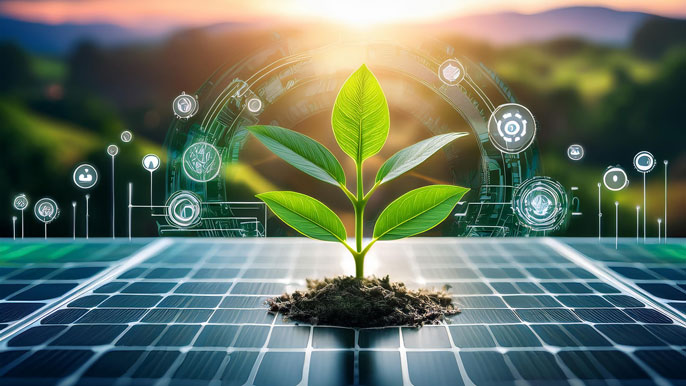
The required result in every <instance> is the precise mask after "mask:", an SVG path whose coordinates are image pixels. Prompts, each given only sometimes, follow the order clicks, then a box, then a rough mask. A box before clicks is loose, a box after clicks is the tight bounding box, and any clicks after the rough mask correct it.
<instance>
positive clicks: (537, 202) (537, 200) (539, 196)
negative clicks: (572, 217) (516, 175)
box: [512, 177, 569, 231]
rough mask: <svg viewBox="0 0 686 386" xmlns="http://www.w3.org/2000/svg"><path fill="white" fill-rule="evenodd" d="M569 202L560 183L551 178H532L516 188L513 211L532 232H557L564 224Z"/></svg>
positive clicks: (513, 197) (513, 196)
mask: <svg viewBox="0 0 686 386" xmlns="http://www.w3.org/2000/svg"><path fill="white" fill-rule="evenodd" d="M568 200H569V199H568V197H567V192H566V191H565V189H564V188H563V187H562V185H560V183H559V182H557V181H554V180H552V179H551V178H549V177H532V178H530V179H528V180H526V181H524V182H522V183H521V184H520V185H519V186H517V187H516V188H515V190H514V192H513V194H512V209H513V210H514V212H515V215H516V216H517V219H519V221H520V223H522V224H523V225H524V226H526V227H528V228H530V229H532V230H535V231H548V230H555V229H558V228H559V227H560V226H561V225H562V224H563V223H564V220H565V218H566V215H567V211H568V206H567V205H568Z"/></svg>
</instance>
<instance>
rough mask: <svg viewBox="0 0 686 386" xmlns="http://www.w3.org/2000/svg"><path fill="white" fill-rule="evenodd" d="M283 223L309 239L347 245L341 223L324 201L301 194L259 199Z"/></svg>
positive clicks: (286, 194) (274, 195) (283, 194)
mask: <svg viewBox="0 0 686 386" xmlns="http://www.w3.org/2000/svg"><path fill="white" fill-rule="evenodd" d="M256 197H257V198H259V199H260V200H262V201H264V202H265V203H266V204H267V206H269V209H271V210H272V212H274V214H276V216H277V217H278V218H280V219H281V220H282V221H283V222H285V223H286V224H288V225H289V226H290V227H292V228H293V229H295V230H296V231H298V232H300V233H302V234H303V235H305V236H307V237H311V238H313V239H317V240H324V241H339V242H344V241H345V239H346V238H347V236H346V233H345V227H344V226H343V222H341V219H340V218H338V216H336V214H335V213H334V212H333V211H332V210H331V209H329V208H328V207H327V206H326V205H324V204H322V203H321V202H320V201H318V200H315V199H314V198H312V197H310V196H307V195H305V194H301V193H297V192H267V193H262V194H258V195H256Z"/></svg>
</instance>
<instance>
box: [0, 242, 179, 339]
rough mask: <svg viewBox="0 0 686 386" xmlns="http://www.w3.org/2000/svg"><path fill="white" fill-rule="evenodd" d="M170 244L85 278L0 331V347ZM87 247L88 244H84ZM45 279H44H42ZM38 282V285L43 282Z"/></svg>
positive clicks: (147, 249) (153, 247) (155, 246)
mask: <svg viewBox="0 0 686 386" xmlns="http://www.w3.org/2000/svg"><path fill="white" fill-rule="evenodd" d="M169 243H170V242H169V241H168V240H159V241H156V242H154V243H152V244H151V245H148V246H147V247H143V249H141V250H140V251H138V252H137V253H135V254H134V255H132V256H130V257H129V258H127V260H126V261H124V262H121V263H120V265H116V264H112V266H111V267H110V268H105V269H104V270H103V271H101V272H100V273H98V274H96V275H95V276H93V277H90V278H87V279H85V280H83V282H82V283H81V284H80V285H77V286H76V287H75V288H73V289H72V290H70V291H68V292H67V293H65V294H64V295H62V296H61V297H59V298H58V300H57V301H52V302H50V303H49V304H48V303H46V304H47V306H46V307H44V309H43V310H41V311H40V312H35V313H33V314H32V315H30V316H28V317H27V318H24V319H22V320H20V321H18V322H16V323H14V324H12V325H10V326H9V327H7V328H5V329H4V330H2V331H0V347H2V344H3V343H4V342H5V341H6V340H7V338H8V337H9V336H11V335H13V334H15V333H17V332H19V331H22V330H24V329H25V328H26V327H27V326H30V325H31V324H33V323H35V322H36V321H38V320H40V319H42V318H43V317H45V316H47V315H50V314H52V313H53V312H55V311H56V310H58V309H59V308H60V307H61V306H63V305H66V304H68V303H69V302H70V301H71V300H74V299H76V298H78V297H79V296H81V294H83V293H85V292H87V291H89V290H90V289H91V288H92V287H94V286H97V285H98V283H101V282H106V281H107V280H109V279H110V278H111V277H112V276H115V275H116V274H117V272H119V271H118V270H120V269H122V268H121V267H123V266H127V264H130V265H135V264H137V263H139V262H140V261H142V260H145V259H146V258H147V257H148V256H149V255H150V254H154V253H157V252H158V250H159V249H160V248H164V246H165V245H167V244H169ZM86 245H88V244H86ZM100 255H101V256H103V255H105V252H101V253H100ZM73 266H76V265H75V264H74V265H69V266H68V267H67V268H69V267H73ZM62 271H63V269H62V270H56V271H55V272H54V273H52V274H50V275H48V276H47V277H53V276H56V275H58V274H59V273H60V272H62ZM44 279H45V278H44ZM44 281H45V280H43V281H40V282H39V283H38V284H40V283H42V282H44Z"/></svg>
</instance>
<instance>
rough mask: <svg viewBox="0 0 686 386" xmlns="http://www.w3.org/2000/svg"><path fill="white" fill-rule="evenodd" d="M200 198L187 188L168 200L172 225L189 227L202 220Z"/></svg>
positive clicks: (168, 217) (168, 214)
mask: <svg viewBox="0 0 686 386" xmlns="http://www.w3.org/2000/svg"><path fill="white" fill-rule="evenodd" d="M200 211H201V209H200V198H198V196H197V195H196V194H195V193H193V192H189V191H186V190H181V191H178V192H175V193H174V194H172V195H171V196H169V199H168V200H167V220H168V221H169V224H170V225H173V226H176V227H179V228H188V227H191V226H193V225H196V224H197V223H198V222H199V221H200Z"/></svg>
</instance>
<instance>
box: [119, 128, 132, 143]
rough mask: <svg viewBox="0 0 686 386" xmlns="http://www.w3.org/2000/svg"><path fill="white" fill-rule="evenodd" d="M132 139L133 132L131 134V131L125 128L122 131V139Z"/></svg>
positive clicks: (123, 140) (127, 140)
mask: <svg viewBox="0 0 686 386" xmlns="http://www.w3.org/2000/svg"><path fill="white" fill-rule="evenodd" d="M132 139H133V134H131V132H130V131H128V130H125V131H122V132H121V140H122V142H126V143H128V142H131V140H132Z"/></svg>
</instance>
